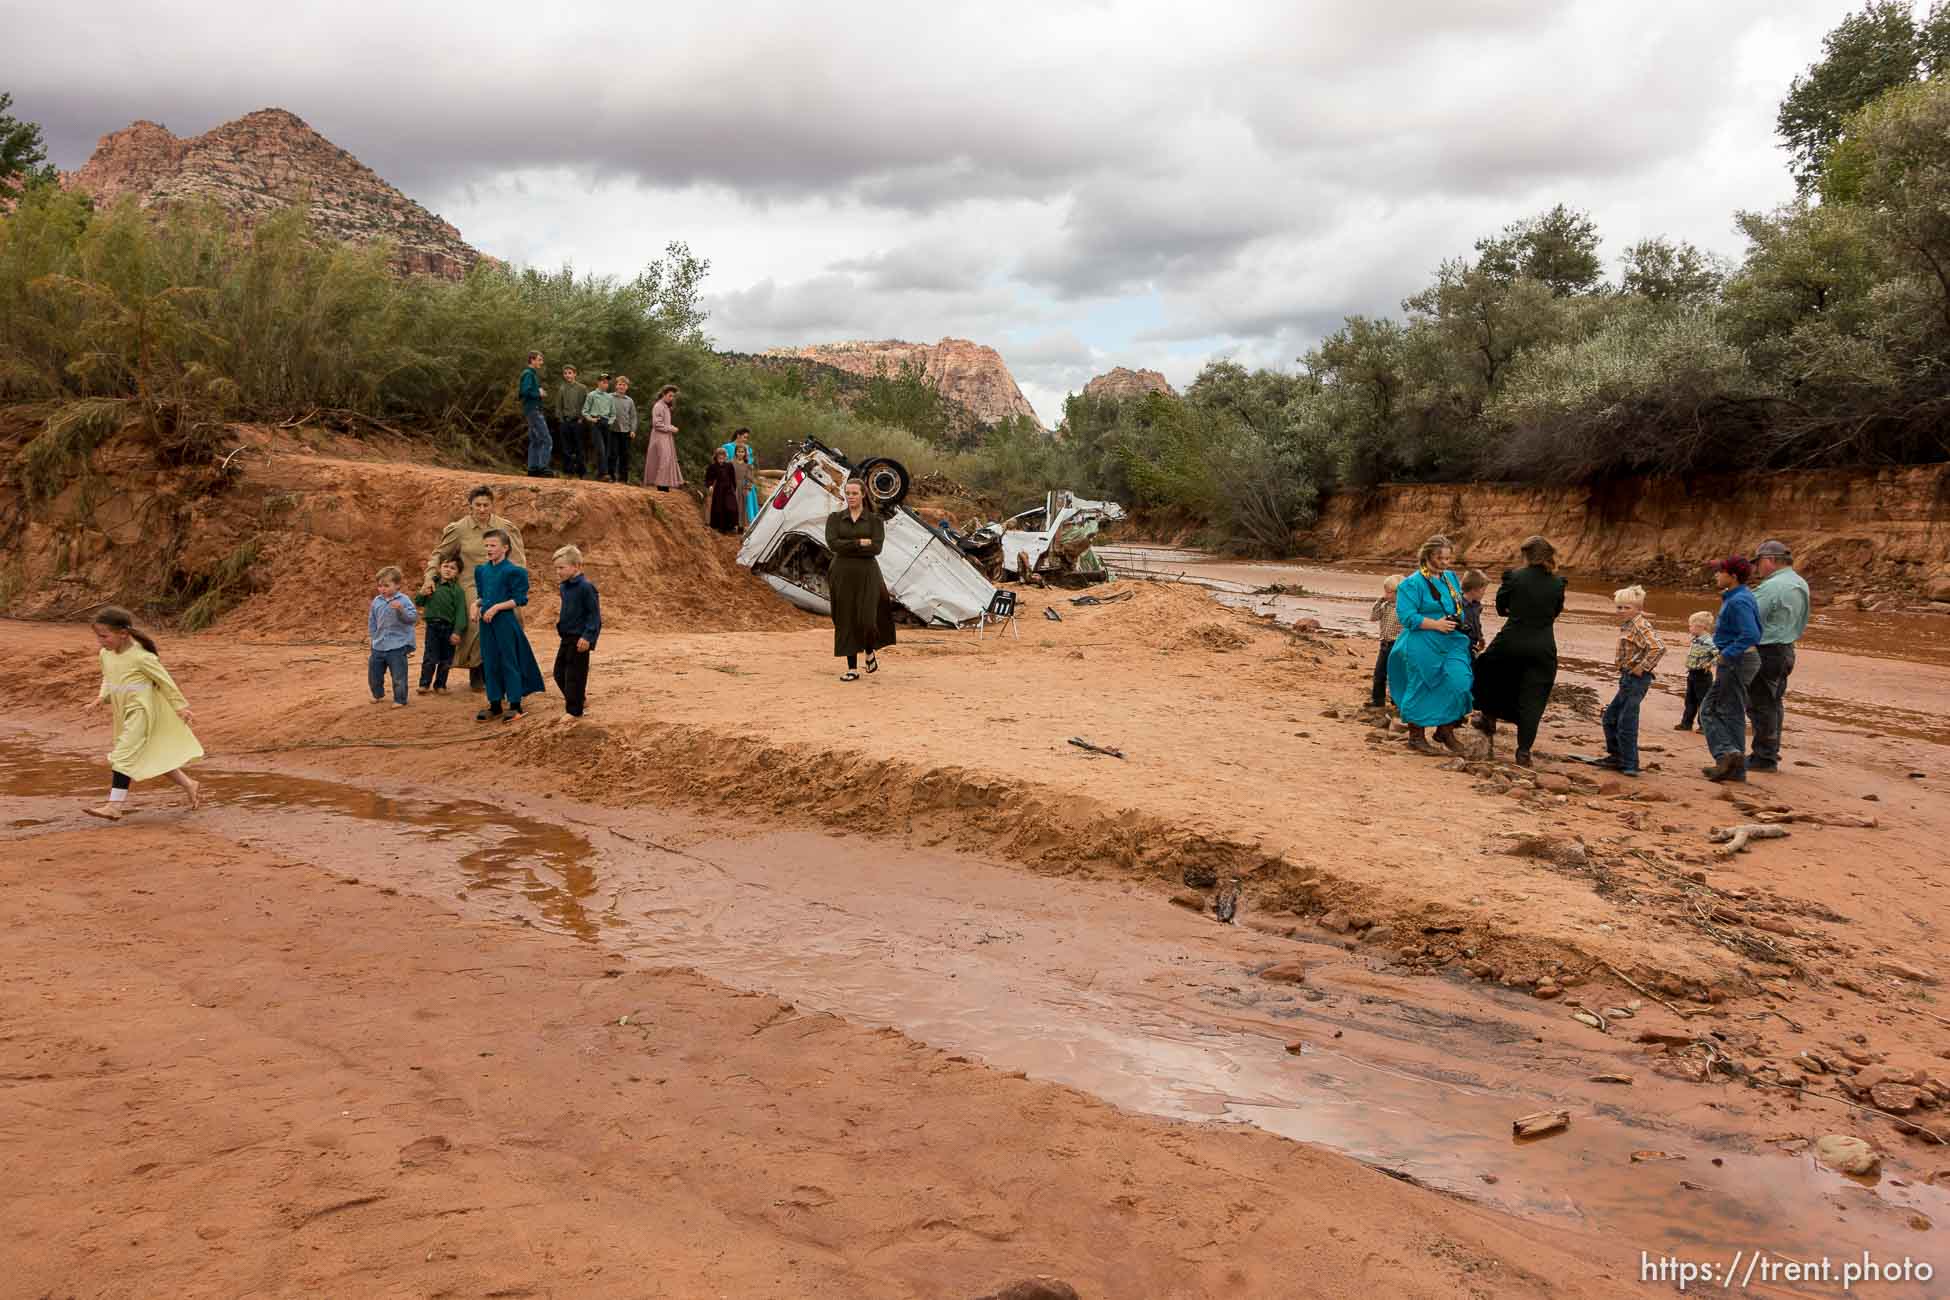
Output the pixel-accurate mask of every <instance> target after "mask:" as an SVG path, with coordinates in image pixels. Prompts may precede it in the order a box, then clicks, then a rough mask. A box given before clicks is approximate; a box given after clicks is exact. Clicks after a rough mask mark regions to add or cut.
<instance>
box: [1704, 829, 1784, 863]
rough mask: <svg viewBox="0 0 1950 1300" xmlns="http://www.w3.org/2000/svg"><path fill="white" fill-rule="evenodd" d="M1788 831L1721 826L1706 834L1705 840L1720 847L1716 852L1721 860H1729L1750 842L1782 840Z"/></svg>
mask: <svg viewBox="0 0 1950 1300" xmlns="http://www.w3.org/2000/svg"><path fill="white" fill-rule="evenodd" d="M1787 835H1788V830H1787V827H1785V826H1760V825H1753V824H1750V825H1746V826H1722V827H1719V828H1718V829H1715V830H1710V831H1708V832H1707V833H1706V838H1707V839H1709V840H1711V841H1712V842H1713V843H1715V844H1718V845H1720V846H1721V847H1720V848H1719V849H1718V850H1717V852H1718V853H1719V855H1720V856H1721V857H1723V858H1730V857H1732V856H1733V855H1734V854H1736V853H1739V852H1740V851H1741V850H1743V849H1745V848H1746V847H1747V844H1748V842H1749V841H1751V840H1784V839H1786V838H1787Z"/></svg>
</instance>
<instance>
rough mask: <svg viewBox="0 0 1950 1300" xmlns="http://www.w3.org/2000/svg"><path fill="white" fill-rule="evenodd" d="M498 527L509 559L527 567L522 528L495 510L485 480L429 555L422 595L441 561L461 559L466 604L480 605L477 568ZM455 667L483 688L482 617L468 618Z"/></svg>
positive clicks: (469, 682) (428, 590)
mask: <svg viewBox="0 0 1950 1300" xmlns="http://www.w3.org/2000/svg"><path fill="white" fill-rule="evenodd" d="M496 528H498V529H500V530H501V531H502V532H504V533H506V534H507V535H508V543H509V545H508V558H509V559H511V560H513V561H514V562H515V563H516V564H517V565H519V566H521V567H523V568H526V567H527V565H528V556H527V552H526V550H524V549H523V547H522V544H521V530H520V529H519V528H516V527H515V526H514V525H513V524H511V523H509V522H508V521H507V520H506V519H503V518H502V517H501V516H500V515H497V514H495V513H494V489H493V488H491V487H489V486H487V485H486V484H485V483H484V484H482V485H481V486H480V487H477V488H475V489H474V490H473V491H472V492H469V493H468V494H467V513H466V514H464V515H462V516H461V517H460V518H459V519H456V520H454V522H452V523H451V524H448V525H447V526H446V527H445V528H444V529H442V530H441V532H440V540H439V542H437V543H435V545H434V548H433V554H432V555H430V556H428V557H427V571H426V576H425V578H424V580H422V582H421V583H420V594H422V595H430V594H432V592H433V585H434V583H435V581H437V580H438V579H439V577H440V562H441V561H442V560H445V559H449V558H458V559H459V560H460V585H461V589H462V590H463V591H465V592H466V593H467V607H468V608H469V609H472V608H474V607H475V606H476V605H477V604H479V603H480V596H479V595H478V593H476V592H475V590H474V567H475V566H476V565H479V564H486V563H487V562H488V553H487V535H488V533H489V532H490V531H491V530H493V529H496ZM454 667H456V668H465V669H466V670H467V685H468V688H469V689H471V690H476V691H478V690H481V689H483V679H482V676H481V623H480V620H479V619H469V620H468V623H467V630H466V631H465V632H463V633H461V637H460V645H459V646H458V647H457V648H456V649H455V651H454Z"/></svg>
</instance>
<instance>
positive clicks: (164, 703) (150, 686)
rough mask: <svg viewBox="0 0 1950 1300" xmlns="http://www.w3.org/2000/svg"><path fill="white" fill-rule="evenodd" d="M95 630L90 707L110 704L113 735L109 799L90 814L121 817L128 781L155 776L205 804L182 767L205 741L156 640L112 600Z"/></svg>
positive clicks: (192, 801) (193, 807) (97, 617)
mask: <svg viewBox="0 0 1950 1300" xmlns="http://www.w3.org/2000/svg"><path fill="white" fill-rule="evenodd" d="M94 633H95V643H96V644H97V645H99V646H100V647H101V661H102V689H101V691H100V692H99V693H98V694H97V695H96V696H95V699H94V703H92V704H90V705H89V706H88V707H89V708H91V709H92V708H95V707H96V706H97V705H101V704H104V703H105V704H107V705H108V709H109V718H110V721H112V722H113V723H114V725H115V739H114V743H113V747H112V748H111V749H110V750H109V751H108V768H109V786H108V802H106V803H103V804H98V805H96V806H95V807H93V808H90V809H88V815H89V816H91V817H100V818H103V819H104V820H106V821H112V822H119V821H121V820H122V816H123V814H124V813H126V812H127V811H128V798H129V785H130V783H132V782H135V781H147V780H148V779H150V778H151V777H157V776H167V777H168V778H169V779H170V780H172V781H174V782H175V783H176V784H177V785H179V786H181V787H182V788H183V793H184V794H186V795H188V796H189V798H190V809H191V811H195V810H196V809H197V808H199V807H201V806H202V804H203V799H202V789H201V787H199V786H198V785H197V783H196V782H194V781H192V780H190V778H189V775H188V773H186V772H184V771H183V768H184V766H185V765H186V764H188V763H192V762H194V761H196V760H197V759H199V758H202V757H203V746H201V745H199V744H197V743H196V736H195V735H194V734H193V733H192V732H191V731H190V727H189V723H190V704H189V701H188V700H186V699H184V698H183V692H181V691H179V690H177V689H176V683H175V681H174V680H173V679H172V678H171V677H170V675H169V670H168V669H167V668H164V667H163V666H162V660H160V659H158V658H156V643H155V641H154V640H153V639H151V638H150V636H149V634H148V633H147V632H144V631H142V630H141V629H140V628H138V627H136V626H135V623H134V620H133V619H132V618H131V617H130V615H129V611H128V610H126V609H119V608H117V607H115V606H113V605H110V606H108V607H106V608H104V609H103V610H101V611H100V612H99V613H97V614H96V615H95V619H94Z"/></svg>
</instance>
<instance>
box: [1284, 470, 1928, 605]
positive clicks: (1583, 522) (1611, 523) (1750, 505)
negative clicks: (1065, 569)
mask: <svg viewBox="0 0 1950 1300" xmlns="http://www.w3.org/2000/svg"><path fill="white" fill-rule="evenodd" d="M1436 532H1441V533H1445V534H1447V535H1448V536H1449V537H1450V538H1451V539H1453V540H1454V541H1455V542H1456V543H1457V544H1458V546H1459V547H1460V548H1461V553H1462V559H1463V560H1464V561H1465V562H1466V563H1468V564H1470V565H1473V566H1475V567H1477V568H1480V569H1484V570H1486V571H1488V572H1489V573H1490V574H1491V575H1492V576H1494V575H1495V574H1496V573H1497V572H1498V571H1500V570H1501V569H1503V568H1505V567H1508V566H1510V565H1513V564H1517V563H1520V561H1519V559H1518V558H1517V546H1518V545H1519V544H1520V543H1521V542H1522V541H1523V539H1524V538H1526V537H1528V536H1530V535H1531V534H1532V533H1541V534H1543V535H1544V536H1545V537H1548V538H1549V539H1550V540H1551V541H1552V542H1553V543H1554V544H1555V545H1556V546H1557V553H1558V559H1559V561H1560V563H1561V564H1562V565H1563V566H1564V567H1566V568H1569V569H1573V570H1577V571H1581V572H1585V573H1602V574H1608V575H1613V576H1617V577H1634V578H1657V577H1661V576H1663V575H1668V574H1674V575H1684V576H1689V577H1697V576H1698V575H1699V574H1700V573H1701V572H1702V571H1703V568H1704V566H1705V564H1706V563H1707V562H1708V561H1710V560H1714V559H1718V558H1721V557H1723V556H1726V555H1729V554H1732V553H1735V552H1738V553H1741V554H1746V555H1751V554H1752V553H1753V548H1754V547H1755V546H1757V545H1759V544H1760V543H1761V542H1762V541H1764V540H1766V539H1767V538H1769V537H1778V538H1780V539H1781V540H1783V541H1785V542H1787V543H1788V545H1790V546H1791V547H1793V548H1794V553H1795V567H1796V568H1798V569H1799V570H1800V571H1801V573H1802V575H1803V576H1804V577H1806V578H1807V579H1808V580H1809V581H1810V582H1812V583H1817V584H1823V583H1826V584H1830V585H1832V584H1834V583H1840V582H1843V581H1846V580H1854V579H1859V578H1873V579H1883V580H1887V581H1893V582H1899V583H1916V584H1922V585H1924V586H1928V585H1929V584H1930V583H1931V582H1933V581H1934V578H1933V576H1932V575H1938V574H1943V573H1944V572H1945V571H1946V566H1950V466H1944V465H1917V466H1908V467H1904V468H1896V469H1886V470H1838V471H1822V470H1790V471H1784V472H1781V473H1776V474H1755V475H1745V476H1740V475H1726V476H1713V477H1701V478H1695V479H1689V480H1683V481H1682V480H1679V479H1630V480H1624V481H1621V482H1617V483H1610V484H1604V485H1601V486H1599V487H1542V486H1534V485H1533V486H1523V485H1514V484H1499V483H1460V484H1457V483H1447V484H1438V483H1417V484H1397V485H1391V486H1387V487H1379V488H1374V489H1371V490H1369V491H1365V492H1346V493H1340V494H1337V495H1335V496H1332V497H1329V498H1328V499H1327V500H1326V501H1325V502H1323V503H1322V506H1321V514H1320V520H1319V522H1318V523H1317V524H1316V525H1315V527H1314V528H1312V529H1311V530H1309V531H1308V532H1306V533H1304V534H1302V535H1301V536H1300V537H1299V538H1297V539H1296V540H1297V541H1298V542H1299V543H1300V544H1301V547H1302V549H1303V550H1304V551H1306V552H1307V553H1309V554H1312V555H1317V556H1319V557H1321V558H1323V559H1400V558H1403V557H1408V556H1413V555H1414V554H1415V550H1416V548H1417V547H1418V546H1420V545H1421V543H1422V541H1423V539H1425V538H1426V537H1428V536H1429V535H1430V534H1431V533H1436Z"/></svg>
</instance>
